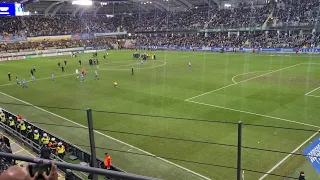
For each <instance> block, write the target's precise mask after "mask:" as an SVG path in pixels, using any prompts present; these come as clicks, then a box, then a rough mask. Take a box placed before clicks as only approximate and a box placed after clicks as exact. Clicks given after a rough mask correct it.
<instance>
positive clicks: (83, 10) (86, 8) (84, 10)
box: [79, 7, 89, 17]
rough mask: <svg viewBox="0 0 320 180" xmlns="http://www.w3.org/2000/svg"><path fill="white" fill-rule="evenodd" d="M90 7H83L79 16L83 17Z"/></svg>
mask: <svg viewBox="0 0 320 180" xmlns="http://www.w3.org/2000/svg"><path fill="white" fill-rule="evenodd" d="M88 9H89V7H85V8H83V9H82V10H81V11H80V14H79V16H80V17H82V15H83V13H84V12H86V10H88Z"/></svg>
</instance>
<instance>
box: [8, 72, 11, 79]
mask: <svg viewBox="0 0 320 180" xmlns="http://www.w3.org/2000/svg"><path fill="white" fill-rule="evenodd" d="M8 79H9V81H11V72H8Z"/></svg>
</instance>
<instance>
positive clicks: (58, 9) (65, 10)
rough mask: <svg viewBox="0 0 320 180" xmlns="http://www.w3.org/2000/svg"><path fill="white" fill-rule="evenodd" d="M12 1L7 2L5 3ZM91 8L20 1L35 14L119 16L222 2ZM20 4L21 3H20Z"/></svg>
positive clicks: (61, 0) (163, 1)
mask: <svg viewBox="0 0 320 180" xmlns="http://www.w3.org/2000/svg"><path fill="white" fill-rule="evenodd" d="M10 1H11V2H12V1H14V0H7V1H6V2H10ZM93 1H94V5H92V6H79V5H72V0H22V2H23V3H24V7H25V11H30V12H31V13H35V12H36V14H47V15H55V14H73V15H83V14H110V15H112V14H120V13H136V12H146V11H152V10H160V11H181V10H186V9H191V8H195V7H201V6H219V5H221V3H222V1H224V0H99V1H95V0H93ZM20 2H21V1H20Z"/></svg>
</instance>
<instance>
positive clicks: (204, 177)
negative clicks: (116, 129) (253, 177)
mask: <svg viewBox="0 0 320 180" xmlns="http://www.w3.org/2000/svg"><path fill="white" fill-rule="evenodd" d="M0 94H2V95H4V96H7V97H10V98H12V99H15V100H17V101H20V102H22V103H25V104H27V105H30V106H32V107H34V108H36V109H39V110H41V111H43V112H46V113H49V114H51V115H53V116H56V117H59V118H61V119H63V120H66V121H68V122H70V123H73V124H76V125H78V126H80V127H83V128H88V127H86V126H84V125H81V124H79V123H76V122H74V121H72V120H70V119H67V118H65V117H62V116H60V115H58V114H55V113H53V112H50V111H47V110H45V109H42V108H40V107H37V106H34V105H32V104H31V103H28V102H26V101H23V100H21V99H18V98H15V97H13V96H10V95H8V94H6V93H3V92H0ZM94 132H95V133H97V134H100V135H102V136H104V137H107V138H109V139H111V140H114V141H116V142H119V143H121V144H124V145H126V146H129V147H131V148H132V149H136V150H138V151H141V152H143V153H145V154H148V155H150V156H153V157H154V158H157V159H159V160H162V161H164V162H166V163H169V164H171V165H173V166H176V167H178V168H181V169H183V170H185V171H187V172H189V173H191V174H194V175H196V176H199V177H201V178H203V179H206V180H211V179H210V178H208V177H206V176H203V175H201V174H199V173H196V172H194V171H192V170H190V169H188V168H185V167H183V166H180V165H178V164H175V163H173V162H171V161H168V160H166V159H164V158H161V157H158V156H157V155H154V154H152V153H150V152H147V151H145V150H142V149H140V148H138V147H135V146H133V145H131V144H128V143H125V142H123V141H121V140H119V139H116V138H114V137H111V136H108V135H106V134H103V133H101V132H99V131H96V130H94Z"/></svg>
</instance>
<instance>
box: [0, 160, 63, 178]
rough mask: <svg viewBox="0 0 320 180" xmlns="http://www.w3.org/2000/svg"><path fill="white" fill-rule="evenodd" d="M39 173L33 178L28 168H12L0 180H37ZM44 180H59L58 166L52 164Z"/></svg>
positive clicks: (43, 175) (44, 174)
mask: <svg viewBox="0 0 320 180" xmlns="http://www.w3.org/2000/svg"><path fill="white" fill-rule="evenodd" d="M38 176H39V174H38V172H37V173H35V175H34V176H33V177H31V175H30V173H29V169H28V168H27V167H20V166H12V167H11V168H9V169H7V170H6V171H4V172H3V173H2V174H1V175H0V180H37V179H38ZM42 177H43V179H44V180H58V170H57V166H56V165H54V163H53V162H51V170H50V173H49V175H47V174H46V173H45V172H44V173H43V174H42Z"/></svg>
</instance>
